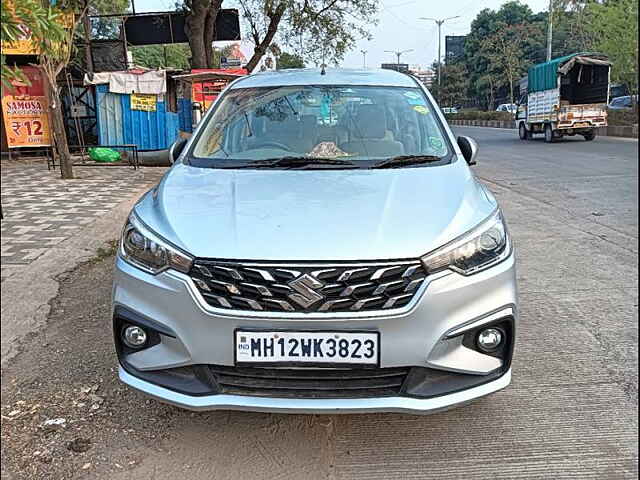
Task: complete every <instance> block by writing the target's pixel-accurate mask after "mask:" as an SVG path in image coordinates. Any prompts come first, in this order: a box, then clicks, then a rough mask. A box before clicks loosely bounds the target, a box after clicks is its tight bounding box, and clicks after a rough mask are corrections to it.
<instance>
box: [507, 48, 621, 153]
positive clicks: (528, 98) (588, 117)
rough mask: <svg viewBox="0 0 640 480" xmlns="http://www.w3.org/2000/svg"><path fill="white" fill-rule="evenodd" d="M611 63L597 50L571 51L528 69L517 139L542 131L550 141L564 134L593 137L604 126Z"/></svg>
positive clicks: (519, 109)
mask: <svg viewBox="0 0 640 480" xmlns="http://www.w3.org/2000/svg"><path fill="white" fill-rule="evenodd" d="M610 69H611V63H610V62H609V60H608V59H607V57H606V56H604V55H601V54H597V53H574V54H571V55H567V56H565V57H560V58H556V59H554V60H551V61H549V62H545V63H541V64H538V65H535V66H533V67H531V68H530V69H529V73H528V75H527V81H526V82H521V83H523V84H526V89H527V92H526V95H523V96H522V97H521V100H520V105H519V108H518V112H517V114H516V122H517V124H518V129H519V134H520V138H522V139H523V140H525V139H527V138H531V136H533V135H534V134H536V133H544V134H545V140H546V141H547V142H552V141H553V140H555V139H557V138H561V137H562V136H564V135H576V134H580V135H583V136H584V137H585V139H586V140H593V139H594V138H595V130H596V128H598V127H604V126H606V125H607V104H608V102H609V76H610Z"/></svg>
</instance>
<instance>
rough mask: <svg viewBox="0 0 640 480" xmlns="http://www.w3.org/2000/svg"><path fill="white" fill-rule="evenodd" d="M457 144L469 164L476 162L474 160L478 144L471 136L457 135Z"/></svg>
mask: <svg viewBox="0 0 640 480" xmlns="http://www.w3.org/2000/svg"><path fill="white" fill-rule="evenodd" d="M458 146H459V147H460V151H461V152H462V156H463V157H464V159H465V160H466V161H467V163H468V164H469V165H475V164H477V163H478V162H477V161H476V157H477V156H478V144H477V143H476V141H475V140H474V139H473V138H471V137H464V136H460V137H458Z"/></svg>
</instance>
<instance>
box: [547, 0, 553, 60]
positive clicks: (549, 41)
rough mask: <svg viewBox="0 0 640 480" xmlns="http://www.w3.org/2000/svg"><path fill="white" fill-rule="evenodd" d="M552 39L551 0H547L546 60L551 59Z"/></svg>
mask: <svg viewBox="0 0 640 480" xmlns="http://www.w3.org/2000/svg"><path fill="white" fill-rule="evenodd" d="M552 41H553V0H549V28H548V30H547V62H550V61H551V55H552V47H551V43H552Z"/></svg>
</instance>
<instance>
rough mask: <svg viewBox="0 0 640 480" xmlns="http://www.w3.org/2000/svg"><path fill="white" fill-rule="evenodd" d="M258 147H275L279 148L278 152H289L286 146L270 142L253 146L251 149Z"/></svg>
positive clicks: (266, 141)
mask: <svg viewBox="0 0 640 480" xmlns="http://www.w3.org/2000/svg"><path fill="white" fill-rule="evenodd" d="M259 147H275V148H279V149H280V150H286V151H287V152H290V151H291V149H290V148H289V147H287V146H286V145H283V144H282V143H278V142H274V141H272V140H265V141H264V142H262V143H259V144H257V145H254V146H253V148H259Z"/></svg>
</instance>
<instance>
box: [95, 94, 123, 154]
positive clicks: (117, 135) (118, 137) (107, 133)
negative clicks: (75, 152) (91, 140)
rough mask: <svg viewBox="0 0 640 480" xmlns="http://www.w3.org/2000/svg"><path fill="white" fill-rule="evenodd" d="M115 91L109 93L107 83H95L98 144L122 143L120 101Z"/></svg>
mask: <svg viewBox="0 0 640 480" xmlns="http://www.w3.org/2000/svg"><path fill="white" fill-rule="evenodd" d="M119 97H120V95H118V94H117V93H109V85H96V103H97V107H98V141H99V142H100V145H123V144H124V143H125V142H124V130H123V129H122V101H121V100H120V98H119Z"/></svg>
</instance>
